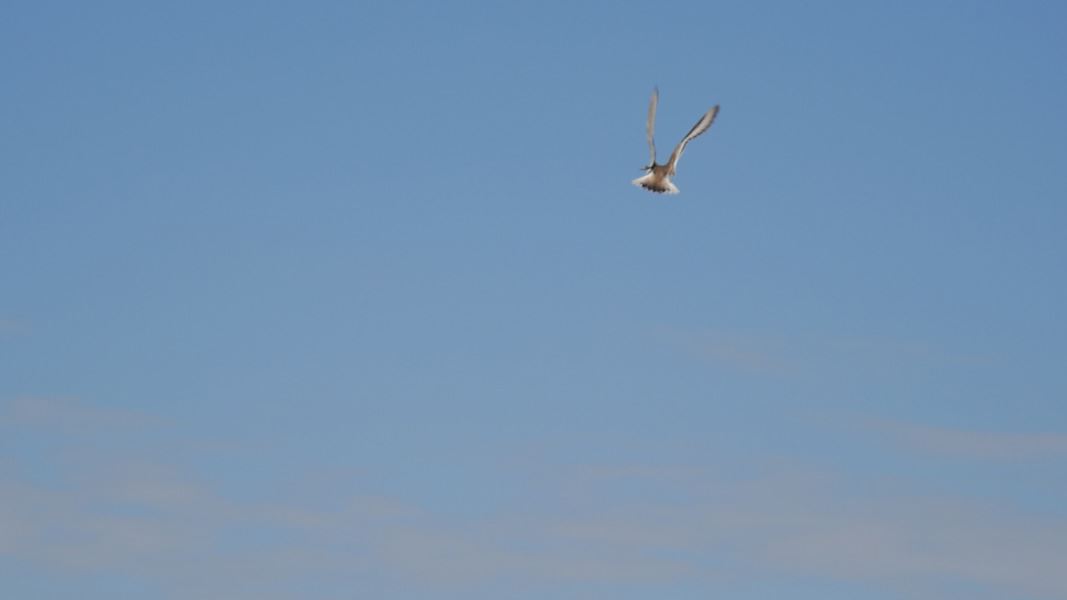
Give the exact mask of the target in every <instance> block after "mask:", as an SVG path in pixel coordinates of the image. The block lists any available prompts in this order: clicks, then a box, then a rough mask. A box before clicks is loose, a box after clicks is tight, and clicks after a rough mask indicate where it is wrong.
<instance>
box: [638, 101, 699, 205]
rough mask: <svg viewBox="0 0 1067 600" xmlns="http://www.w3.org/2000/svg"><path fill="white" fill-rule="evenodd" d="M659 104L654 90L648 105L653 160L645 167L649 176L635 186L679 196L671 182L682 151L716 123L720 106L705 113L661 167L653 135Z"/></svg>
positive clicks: (648, 125)
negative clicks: (657, 159) (657, 160)
mask: <svg viewBox="0 0 1067 600" xmlns="http://www.w3.org/2000/svg"><path fill="white" fill-rule="evenodd" d="M657 104H659V90H658V89H653V90H652V100H651V101H649V104H648V121H647V123H646V128H647V130H648V147H649V150H650V151H651V154H652V160H651V161H650V162H649V164H648V166H646V167H644V170H645V171H648V174H646V175H644V176H643V177H638V178H637V179H634V180H633V184H634V185H636V186H640V187H643V188H645V189H646V190H649V191H653V192H657V193H660V194H664V193H666V194H677V193H678V188H677V187H675V185H674V183H673V182H672V181H671V177H672V176H673V175H674V174H675V172H676V169H677V167H678V159H680V158H681V157H682V151H683V150H685V146H686V144H688V143H689V142H691V141H692V140H694V139H695V138H696V137H697V136H699V135H700V134H702V133H704V132H705V131H707V130H708V128H710V127H711V124H712V123H713V122H715V116H716V115H718V114H719V105H717V104H716V105H715V106H713V107H712V108H711V110H709V111H708V112H706V113H704V116H703V117H700V120H699V121H697V124H696V125H694V126H693V128H692V129H690V130H689V133H687V134H685V137H684V138H682V141H681V142H679V143H678V145H677V146H675V148H674V152H671V157H670V159H669V160H667V164H665V165H661V164H659V163H657V162H656V142H655V140H654V136H653V133H654V131H655V128H656V105H657Z"/></svg>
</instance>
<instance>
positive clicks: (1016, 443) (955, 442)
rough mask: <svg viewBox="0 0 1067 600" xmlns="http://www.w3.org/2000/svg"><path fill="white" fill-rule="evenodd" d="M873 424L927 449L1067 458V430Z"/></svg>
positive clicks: (964, 455)
mask: <svg viewBox="0 0 1067 600" xmlns="http://www.w3.org/2000/svg"><path fill="white" fill-rule="evenodd" d="M873 427H874V428H875V429H876V430H880V431H883V432H885V433H886V434H888V435H889V436H891V438H892V439H894V440H895V441H896V442H897V443H898V444H901V445H903V446H905V447H907V448H911V449H915V450H920V451H923V452H930V453H936V454H943V455H951V456H958V457H961V458H973V459H988V460H1020V459H1033V458H1067V434H1062V433H1047V432H1038V433H1034V432H1031V433H1017V432H1000V431H974V430H964V429H949V428H943V427H931V426H927V425H919V424H913V423H901V422H895V421H878V422H875V423H874V424H873Z"/></svg>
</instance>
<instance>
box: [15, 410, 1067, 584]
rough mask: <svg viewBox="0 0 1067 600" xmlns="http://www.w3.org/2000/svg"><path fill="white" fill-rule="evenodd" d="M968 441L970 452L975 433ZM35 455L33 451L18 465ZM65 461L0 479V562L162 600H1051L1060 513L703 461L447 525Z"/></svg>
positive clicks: (613, 468)
mask: <svg viewBox="0 0 1067 600" xmlns="http://www.w3.org/2000/svg"><path fill="white" fill-rule="evenodd" d="M4 415H5V417H4V418H5V422H7V423H13V422H19V423H34V424H36V425H37V426H40V427H44V426H46V425H52V426H55V427H56V429H55V430H56V431H58V432H62V431H63V428H65V427H67V426H68V425H67V423H68V421H69V420H70V419H71V418H74V417H83V418H84V417H88V418H89V420H90V421H93V422H95V423H97V424H99V425H101V426H103V427H112V426H113V425H114V424H115V423H120V424H125V423H129V422H130V419H129V415H127V414H126V412H125V411H118V412H117V413H116V412H113V411H111V410H101V409H98V408H96V407H92V406H88V405H86V404H84V403H75V402H69V401H44V402H42V401H40V400H39V399H37V400H26V401H22V402H16V403H13V404H12V403H8V404H7V405H6V408H5V413H4ZM139 419H140V417H138V418H136V419H134V422H139ZM918 431H920V433H921V434H922V435H935V437H936V438H937V439H939V440H940V439H942V438H945V437H948V438H949V439H955V438H954V436H952V435H949V436H944V435H940V434H943V433H944V432H940V431H937V430H935V431H933V432H930V431H927V430H925V429H923V428H918ZM116 435H121V430H119V431H117V432H116ZM964 440H965V441H966V444H964V446H966V447H967V448H971V446H973V445H975V441H974V440H973V439H971V438H970V437H968V436H964ZM979 441H980V442H981V443H980V444H977V446H978V447H979V449H981V450H983V451H987V446H988V445H989V444H990V441H989V440H988V439H986V438H981V439H979ZM994 442H995V444H994V445H996V446H997V448H999V449H998V450H997V451H996V452H995V454H998V455H999V454H1003V453H1005V450H1004V449H1003V447H1004V446H1008V447H1011V448H1014V449H1015V450H1013V452H1018V451H1019V448H1022V449H1023V450H1025V451H1026V452H1030V451H1033V449H1034V448H1037V449H1038V450H1040V451H1042V452H1045V451H1052V452H1060V451H1061V446H1060V441H1059V438H1055V439H1053V440H1052V441H1049V440H1043V441H1039V442H1036V443H1035V441H1034V440H1029V439H1028V440H1020V439H1017V438H1014V437H1009V438H1007V439H1004V438H1003V437H995V438H994ZM954 443H956V442H954ZM1008 454H1011V453H1008ZM49 460H50V459H49V457H48V456H37V457H35V458H34V464H35V465H42V464H43V465H44V466H45V467H48V466H49V462H48V461H49ZM82 460H83V463H82V465H81V466H82V467H83V468H81V469H78V470H77V471H76V472H75V471H73V470H62V469H59V470H55V471H56V476H55V477H54V478H51V479H48V480H46V481H40V480H38V479H36V478H33V477H25V476H19V475H18V473H19V472H20V471H19V470H18V469H5V470H4V471H2V472H0V561H3V560H5V559H11V558H15V559H17V560H18V561H20V562H23V563H31V564H34V565H36V566H37V567H38V568H40V569H43V570H44V572H50V573H54V574H56V575H57V576H65V577H74V578H77V577H81V576H84V574H85V573H89V572H92V573H110V574H113V575H118V574H122V573H131V572H136V573H139V574H140V575H141V576H142V577H144V578H146V580H147V581H149V582H150V584H151V585H154V586H156V587H155V588H154V589H155V591H156V592H158V593H157V594H156V595H157V596H158V597H162V598H178V597H188V595H189V594H190V590H193V591H195V592H196V593H195V594H193V595H196V596H200V597H222V596H225V597H231V598H246V597H247V598H251V597H260V596H262V597H269V598H277V599H288V598H299V597H306V595H307V594H306V593H305V591H304V590H305V588H306V587H307V586H308V585H310V584H311V582H315V584H316V585H320V586H326V587H325V588H324V589H326V590H327V593H326V594H324V595H327V596H329V595H331V594H334V593H335V592H337V590H347V589H351V586H352V585H355V584H356V582H358V583H359V584H360V585H361V586H362V587H363V588H366V587H367V586H374V585H377V586H378V587H379V588H381V589H392V590H400V589H402V590H405V593H407V594H410V595H428V594H431V593H432V594H437V595H440V594H441V593H445V594H446V595H448V594H453V595H459V594H465V595H467V596H468V597H489V596H499V595H500V593H501V592H505V591H507V590H513V589H520V588H521V589H526V590H531V594H532V593H534V592H535V591H537V590H542V591H543V590H548V589H559V586H568V585H576V586H593V587H591V588H587V589H597V587H596V586H603V587H602V588H600V589H608V588H609V587H611V586H643V585H678V584H688V585H691V586H697V587H699V588H700V589H703V590H708V591H710V592H714V591H715V590H716V589H717V588H716V581H718V578H720V577H725V576H726V574H730V576H732V577H737V576H742V577H752V578H761V579H765V580H766V579H774V578H783V579H785V578H789V577H793V576H796V575H798V574H799V575H802V576H804V577H805V578H809V579H812V578H813V579H815V580H824V581H829V582H864V583H869V584H875V585H878V586H881V587H885V588H888V589H898V590H908V593H915V590H919V592H922V590H923V587H922V586H923V585H924V584H923V583H922V582H923V581H926V580H937V581H939V582H945V581H948V582H955V583H958V584H960V585H963V586H964V587H968V586H969V587H975V586H977V587H980V588H982V589H987V590H995V591H996V592H997V593H999V594H1000V595H1001V596H1002V597H1031V598H1045V597H1047V598H1057V597H1064V596H1067V572H1065V571H1064V570H1063V569H1062V568H1060V567H1061V566H1062V565H1063V564H1067V518H1065V517H1064V516H1062V515H1058V514H1030V513H1027V512H1025V511H1021V510H1016V509H1012V508H1011V507H1009V506H988V505H983V504H982V503H980V502H976V501H974V500H973V499H968V498H966V497H948V498H945V497H931V496H929V495H927V494H924V493H922V491H921V490H919V489H912V490H905V489H901V490H900V491H899V492H896V493H890V494H887V493H886V492H885V490H884V489H880V490H878V491H873V490H867V489H865V488H864V487H863V485H862V484H861V483H859V482H857V481H856V480H853V479H851V478H849V477H848V476H845V475H841V474H834V473H831V472H820V471H817V470H815V471H809V472H799V471H798V470H796V469H793V468H790V469H782V470H778V471H774V472H770V473H768V472H767V471H766V469H764V470H762V471H759V472H761V473H763V474H761V475H757V474H754V473H756V472H757V471H755V470H749V471H744V472H747V473H749V474H748V475H739V474H738V471H737V470H731V473H733V474H732V475H727V474H723V473H722V472H719V471H717V470H716V469H715V468H713V467H714V466H713V465H706V464H703V465H702V464H683V465H677V464H659V463H655V462H649V463H641V464H600V465H567V466H564V467H559V468H555V469H545V468H544V466H543V465H542V466H540V467H538V472H539V473H554V475H551V476H542V477H544V480H543V481H541V482H540V483H539V485H538V488H539V491H538V494H539V497H538V498H537V499H536V501H535V502H528V503H523V502H519V503H512V504H503V505H500V506H498V507H497V508H495V509H494V510H493V511H491V512H473V513H461V514H457V512H456V511H455V510H442V509H441V507H438V506H435V505H434V503H433V498H431V497H418V496H416V497H405V498H404V499H400V498H399V497H396V496H391V495H389V494H387V493H385V492H384V491H383V490H382V489H379V488H375V487H372V486H370V485H361V486H359V485H357V486H356V487H357V488H358V490H357V491H356V492H354V493H353V492H347V493H346V494H345V495H343V496H341V495H337V496H334V495H332V494H330V493H329V491H328V490H324V489H323V487H322V486H321V485H320V486H319V487H318V488H317V491H316V493H315V494H314V495H313V497H304V496H301V495H300V494H294V495H290V496H287V497H286V498H284V499H281V498H271V497H264V496H260V497H254V498H249V497H235V496H233V495H232V494H227V493H225V491H224V490H223V488H222V487H220V486H219V485H218V484H216V483H213V479H211V478H210V477H202V476H199V475H198V474H197V473H196V472H191V471H189V469H188V467H186V468H181V467H178V466H176V465H174V464H172V463H170V462H169V461H168V460H167V455H166V453H165V452H159V451H158V449H153V448H150V447H149V448H144V449H143V451H142V452H140V453H139V454H138V455H136V456H124V455H116V454H114V453H101V454H94V453H93V452H91V451H87V452H85V453H84V456H83V457H82ZM22 472H24V471H22ZM346 479H349V478H348V477H346ZM492 483H493V482H486V485H491V484H492ZM351 486H352V482H351V481H346V482H345V483H344V485H337V486H336V489H351ZM327 487H329V486H327ZM324 492H325V495H327V496H330V498H329V500H328V501H323V495H324ZM330 586H333V587H330ZM330 590H333V591H330ZM467 592H469V593H467ZM901 593H902V594H903V593H904V592H903V591H902V592H901Z"/></svg>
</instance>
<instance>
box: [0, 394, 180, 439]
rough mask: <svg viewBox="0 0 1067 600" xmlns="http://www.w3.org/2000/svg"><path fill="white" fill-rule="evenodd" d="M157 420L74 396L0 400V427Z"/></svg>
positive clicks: (89, 426)
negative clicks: (81, 399) (83, 400)
mask: <svg viewBox="0 0 1067 600" xmlns="http://www.w3.org/2000/svg"><path fill="white" fill-rule="evenodd" d="M158 423H159V421H158V419H156V418H154V417H150V416H148V415H146V414H144V413H141V412H138V411H134V410H127V409H121V408H106V407H102V406H99V405H94V404H89V403H87V402H82V401H80V400H77V399H74V398H62V397H48V396H23V397H18V398H14V399H10V400H7V401H5V402H0V426H5V425H6V426H14V427H35V428H42V429H63V430H81V431H95V430H99V429H110V428H127V427H142V426H146V425H151V424H158Z"/></svg>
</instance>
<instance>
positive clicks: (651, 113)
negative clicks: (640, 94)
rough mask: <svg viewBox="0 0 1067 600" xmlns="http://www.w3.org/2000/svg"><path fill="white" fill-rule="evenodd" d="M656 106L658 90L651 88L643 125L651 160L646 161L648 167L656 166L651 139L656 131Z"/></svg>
mask: <svg viewBox="0 0 1067 600" xmlns="http://www.w3.org/2000/svg"><path fill="white" fill-rule="evenodd" d="M657 104H659V88H652V99H651V100H649V101H648V122H647V123H646V124H645V127H646V128H647V129H648V149H649V151H650V152H651V153H652V159H651V160H649V161H648V166H650V167H651V166H652V165H654V164H656V142H655V141H654V140H653V139H652V138H653V133H654V132H655V130H656V105H657Z"/></svg>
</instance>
